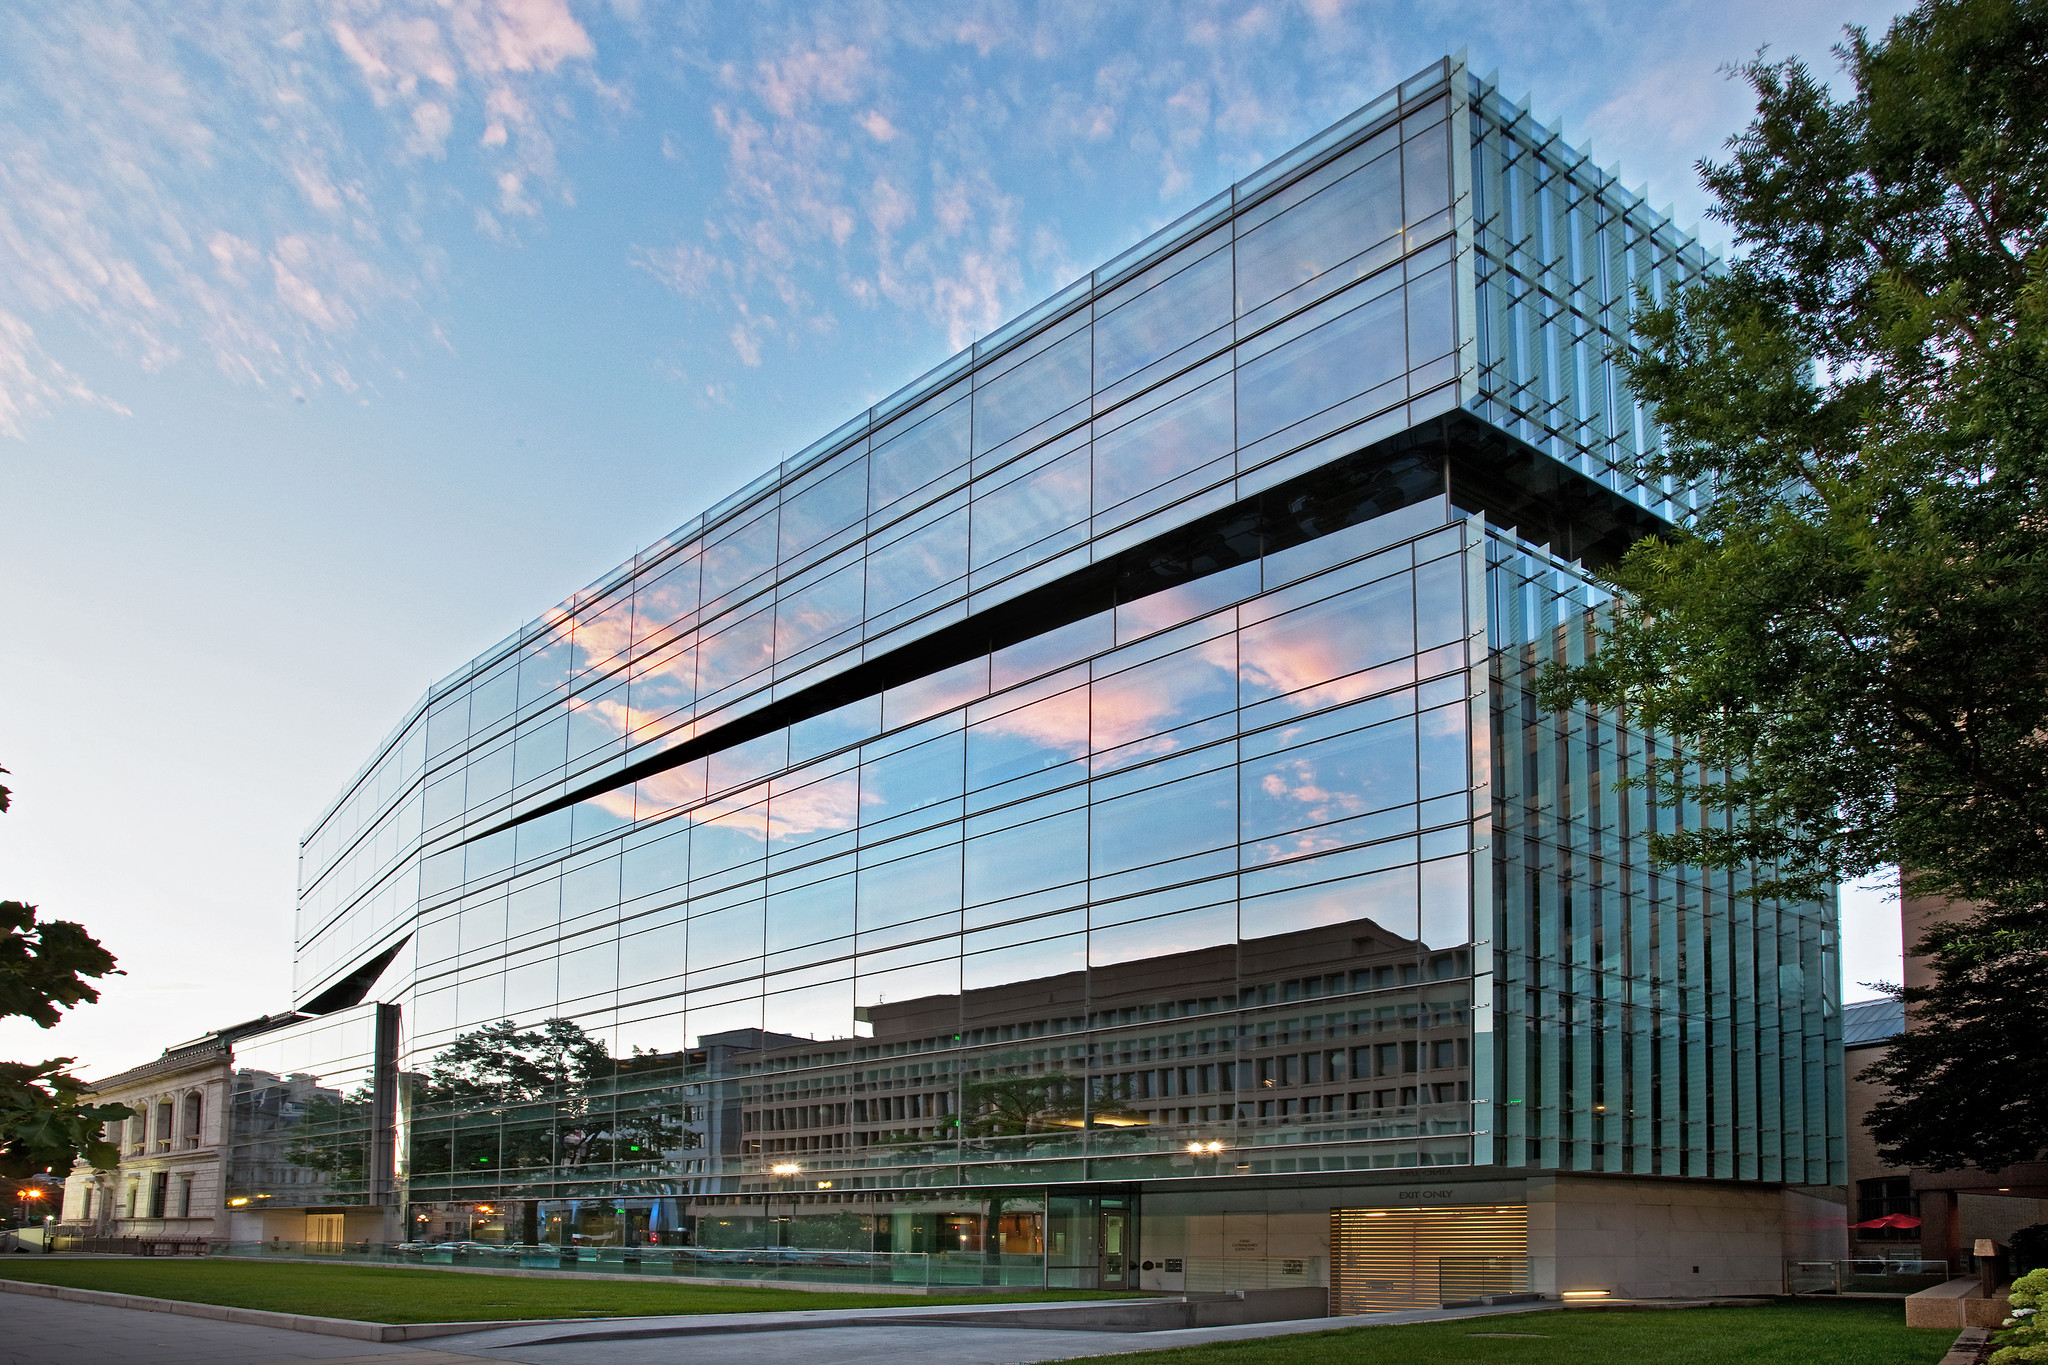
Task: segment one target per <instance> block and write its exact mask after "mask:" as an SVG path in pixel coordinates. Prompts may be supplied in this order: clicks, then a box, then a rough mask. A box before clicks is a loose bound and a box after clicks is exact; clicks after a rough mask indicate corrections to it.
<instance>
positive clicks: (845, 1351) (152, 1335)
mask: <svg viewBox="0 0 2048 1365" xmlns="http://www.w3.org/2000/svg"><path fill="white" fill-rule="evenodd" d="M1643 1306H1645V1307H1648V1306H1652V1305H1649V1304H1645V1305H1643ZM1655 1306H1668V1307H1679V1306H1681V1305H1678V1304H1675V1303H1672V1304H1662V1305H1655ZM960 1311H962V1306H961V1305H958V1304H934V1305H932V1306H931V1307H928V1308H927V1307H922V1306H920V1307H915V1308H867V1309H850V1310H849V1309H837V1310H831V1309H813V1310H804V1311H801V1312H789V1313H719V1314H689V1315H678V1316H674V1317H661V1318H622V1319H611V1320H608V1321H600V1322H571V1323H565V1322H551V1323H533V1324H530V1325H522V1326H519V1327H500V1328H493V1329H490V1330H487V1331H480V1332H468V1333H463V1334H461V1335H459V1336H447V1337H439V1338H436V1339H433V1340H430V1341H424V1342H419V1343H416V1344H410V1345H396V1344H392V1345H376V1344H373V1343H369V1342H362V1341H351V1340H348V1339H346V1338H341V1337H326V1336H316V1335H313V1334H310V1333H303V1332H293V1331H288V1330H285V1329H282V1328H274V1327H255V1326H250V1325H247V1324H244V1323H230V1322H215V1321H212V1320H209V1319H205V1318H189V1317H183V1316H178V1315H174V1314H170V1313H151V1312H144V1311H141V1310H137V1309H128V1308H102V1307H98V1306H95V1305H90V1304H79V1303H70V1302H65V1301H63V1300H58V1299H42V1298H32V1297H29V1296H27V1295H16V1294H7V1295H4V1296H0V1321H4V1330H0V1365H106V1362H109V1361H119V1360H134V1361H147V1362H149V1365H287V1362H293V1361H302V1360H317V1361H325V1362H329V1365H476V1362H479V1361H485V1360H493V1361H510V1362H517V1365H674V1362H676V1361H678V1360H688V1361H689V1362H690V1365H770V1363H771V1362H781V1361H792V1362H807V1363H808V1365H819V1363H821V1362H833V1363H834V1365H837V1363H838V1362H845V1365H868V1363H869V1362H872V1363H873V1365H1024V1363H1026V1362H1040V1361H1053V1360H1071V1359H1074V1358H1076V1357H1085V1356H1098V1355H1116V1354H1119V1353H1122V1352H1126V1351H1161V1350H1167V1349H1169V1348H1171V1347H1175V1346H1195V1345H1201V1344H1204V1343H1207V1342H1224V1341H1247V1340H1252V1339H1255V1338H1259V1337H1273V1336H1291V1335H1294V1334H1297V1333H1304V1332H1328V1331H1334V1330H1339V1329H1342V1328H1348V1327H1374V1326H1382V1325H1392V1324H1396V1323H1406V1322H1445V1321H1458V1320H1462V1319H1468V1318H1471V1319H1481V1321H1475V1322H1474V1323H1473V1325H1472V1330H1473V1331H1474V1333H1475V1334H1482V1333H1483V1334H1487V1335H1492V1334H1494V1333H1501V1334H1514V1335H1522V1334H1528V1335H1532V1336H1542V1335H1544V1334H1545V1333H1544V1331H1543V1323H1542V1319H1541V1317H1540V1316H1538V1317H1536V1318H1535V1320H1533V1321H1502V1318H1504V1317H1511V1316H1520V1315H1526V1314H1537V1315H1540V1314H1542V1313H1545V1312H1556V1311H1569V1310H1560V1307H1559V1305H1556V1304H1516V1305H1512V1306H1502V1307H1499V1308H1448V1309H1416V1310H1413V1311H1410V1312H1403V1313H1379V1314H1374V1315H1373V1316H1371V1317H1369V1318H1310V1319H1306V1320H1300V1321H1294V1322H1264V1323H1252V1324H1247V1325H1244V1326H1238V1327H1197V1328H1187V1329H1180V1330H1174V1331H1164V1332H1133V1331H1097V1330H1056V1329H1045V1328H1028V1327H981V1326H963V1325H960V1324H958V1323H943V1322H936V1321H935V1322H933V1323H931V1324H930V1325H929V1326H920V1325H917V1324H916V1322H915V1319H916V1318H918V1317H932V1318H942V1317H945V1316H947V1315H950V1314H957V1313H959V1312H960ZM864 1318H886V1319H888V1321H886V1322H876V1323H874V1324H873V1325H870V1326H858V1325H849V1324H850V1323H857V1322H859V1321H860V1320H861V1319H864Z"/></svg>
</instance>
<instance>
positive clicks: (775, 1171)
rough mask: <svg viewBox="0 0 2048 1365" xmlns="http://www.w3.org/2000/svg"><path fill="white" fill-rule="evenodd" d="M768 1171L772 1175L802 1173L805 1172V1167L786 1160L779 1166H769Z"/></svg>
mask: <svg viewBox="0 0 2048 1365" xmlns="http://www.w3.org/2000/svg"><path fill="white" fill-rule="evenodd" d="M768 1173H769V1174H770V1175H802V1174H803V1173H804V1168H803V1167H801V1166H798V1165H796V1164H794V1163H793V1162H787V1161H785V1162H783V1163H782V1164H781V1165H779V1166H770V1167H769V1168H768Z"/></svg>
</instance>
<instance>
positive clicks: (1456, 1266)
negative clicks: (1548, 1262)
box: [1436, 1256, 1536, 1308]
mask: <svg viewBox="0 0 2048 1365" xmlns="http://www.w3.org/2000/svg"><path fill="white" fill-rule="evenodd" d="M1436 1285H1437V1298H1438V1300H1439V1301H1440V1302H1442V1304H1443V1305H1444V1306H1445V1307H1446V1308H1448V1307H1450V1306H1452V1305H1454V1304H1464V1303H1476V1302H1479V1301H1482V1300H1485V1299H1490V1298H1497V1297H1500V1296H1502V1295H1514V1294H1533V1293H1535V1285H1536V1275H1535V1270H1534V1262H1532V1261H1531V1260H1530V1259H1529V1258H1528V1257H1527V1256H1439V1257H1438V1258H1437V1262H1436Z"/></svg>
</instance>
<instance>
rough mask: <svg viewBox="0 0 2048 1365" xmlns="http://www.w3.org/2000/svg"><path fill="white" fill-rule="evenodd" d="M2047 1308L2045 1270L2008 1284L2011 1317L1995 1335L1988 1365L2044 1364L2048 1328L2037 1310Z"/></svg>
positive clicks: (2047, 1352)
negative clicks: (2010, 1294)
mask: <svg viewBox="0 0 2048 1365" xmlns="http://www.w3.org/2000/svg"><path fill="white" fill-rule="evenodd" d="M2044 1307H2048V1270H2030V1271H2028V1272H2027V1273H2026V1274H2024V1275H2022V1276H2020V1277H2019V1278H2018V1279H2017V1280H2014V1281H2013V1282H2012V1316H2011V1317H2009V1318H2007V1319H2006V1320H2005V1330H2004V1331H2002V1332H2000V1333H1999V1334H1998V1350H1996V1351H1994V1352H1993V1353H1992V1356H1991V1365H2029V1363H2030V1362H2048V1326H2044V1325H2042V1324H2043V1315H2042V1314H2041V1313H2040V1309H2042V1308H2044Z"/></svg>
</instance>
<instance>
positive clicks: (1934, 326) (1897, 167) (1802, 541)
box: [1542, 0, 2048, 1164]
mask: <svg viewBox="0 0 2048 1365" xmlns="http://www.w3.org/2000/svg"><path fill="white" fill-rule="evenodd" d="M1836 53H1837V56H1838V57H1839V58H1840V59H1841V61H1842V64H1843V67H1844V70H1845V72H1846V74H1847V76H1848V77H1849V82H1850V84H1851V86H1852V87H1853V88H1852V89H1851V90H1850V91H1849V92H1848V93H1846V94H1844V95H1843V96H1842V97H1840V98H1837V97H1836V96H1835V95H1833V94H1832V93H1830V90H1829V88H1828V86H1827V85H1826V84H1825V83H1824V82H1823V81H1822V80H1821V79H1820V78H1819V77H1817V76H1816V75H1815V74H1814V73H1813V72H1812V71H1810V70H1809V69H1808V68H1807V67H1806V66H1805V65H1804V64H1802V63H1800V62H1798V61H1796V60H1795V61H1784V62H1776V63H1773V62H1767V61H1764V60H1762V59H1759V60H1757V61H1755V62H1752V63H1750V64H1748V65H1747V66H1745V67H1743V68H1742V69H1741V75H1742V76H1743V77H1744V78H1746V79H1747V81H1748V82H1749V84H1750V85H1751V87H1752V88H1753V89H1754V91H1755V93H1756V97H1757V106H1758V109H1757V116H1756V118H1755V120H1754V121H1753V122H1752V123H1751V124H1750V125H1749V127H1748V128H1747V129H1746V130H1745V131H1743V132H1742V133H1741V134H1739V135H1738V136H1737V137H1735V138H1734V139H1732V140H1731V142H1730V143H1729V150H1730V156H1729V158H1728V160H1726V161H1724V162H1717V163H1703V164H1702V166H1701V168H1700V169H1701V174H1702V177H1703V179H1704V180H1705V183H1706V185H1707V187H1708V189H1709V190H1710V191H1711V192H1712V193H1713V194H1714V196H1715V199H1716V207H1715V208H1714V209H1713V210H1712V213H1713V216H1714V217H1716V218H1719V219H1720V220H1721V221H1722V222H1724V223H1726V224H1727V225H1728V226H1729V228H1730V229H1731V230H1732V233H1733V236H1734V238H1735V241H1736V244H1737V254H1736V259H1735V262H1734V264H1733V265H1731V266H1730V267H1729V268H1728V269H1727V270H1726V271H1725V272H1723V273H1721V274H1719V275H1718V276H1715V277H1713V278H1710V279H1709V280H1708V281H1706V282H1705V283H1703V284H1701V285H1699V286H1697V287H1694V288H1691V289H1688V290H1685V291H1683V292H1680V293H1678V294H1676V295H1674V296H1670V297H1667V298H1665V299H1663V300H1662V301H1652V300H1649V299H1644V300H1642V306H1640V307H1639V309H1638V311H1637V315H1636V318H1635V326H1636V331H1637V335H1638V337H1639V338H1640V346H1639V349H1637V350H1635V351H1633V352H1631V353H1630V354H1628V355H1625V356H1623V357H1622V358H1621V359H1622V363H1623V364H1624V366H1625V368H1626V370H1627V373H1628V376H1629V379H1630V382H1631V384H1632V386H1633V387H1634V389H1635V391H1636V393H1637V394H1638V395H1639V396H1640V397H1642V398H1643V399H1644V400H1646V401H1647V402H1649V403H1651V404H1654V405H1655V409H1656V412H1657V416H1658V419H1659V421H1660V422H1661V424H1662V425H1663V428H1664V431H1665V433H1666V443H1665V445H1664V447H1663V449H1661V450H1660V451H1658V452H1657V453H1656V454H1655V455H1654V456H1653V457H1652V458H1651V459H1650V460H1649V461H1648V464H1649V465H1650V472H1652V473H1655V474H1662V475H1670V476H1673V477H1675V478H1676V479H1678V480H1680V481H1682V482H1685V483H1689V484H1697V485H1700V486H1701V487H1702V488H1703V489H1704V490H1705V491H1706V497H1705V498H1704V501H1703V504H1702V507H1701V510H1700V511H1699V513H1698V515H1697V516H1696V517H1695V518H1694V519H1693V520H1692V521H1691V522H1690V523H1689V524H1688V525H1685V526H1683V527H1681V528H1679V529H1678V531H1677V533H1676V534H1674V535H1672V536H1670V537H1668V538H1665V539H1661V540H1651V541H1644V542H1642V543H1641V544H1638V545H1637V546H1635V547H1634V548H1633V549H1632V550H1631V551H1630V552H1629V554H1628V555H1627V556H1626V557H1625V558H1624V559H1623V560H1622V561H1621V562H1620V563H1619V564H1618V565H1617V566H1615V567H1614V568H1612V569H1611V570H1610V571H1609V572H1608V575H1607V576H1608V577H1609V578H1610V579H1611V581H1612V582H1613V584H1614V585H1615V586H1616V587H1618V588H1619V589H1621V590H1622V595H1621V596H1620V597H1619V599H1618V602H1617V605H1616V607H1615V608H1614V609H1613V610H1612V611H1611V612H1610V613H1609V615H1608V617H1607V619H1606V622H1605V624H1604V626H1603V629H1602V632H1601V635H1600V639H1599V643H1598V649H1597V652H1596V653H1595V654H1594V655H1593V656H1592V657H1591V658H1589V659H1588V660H1587V661H1586V662H1585V663H1584V664H1583V665H1581V666H1575V667H1568V668H1556V669H1553V670H1552V671H1551V672H1550V673H1549V674H1548V675H1547V677H1546V678H1545V680H1544V686H1543V689H1542V691H1543V695H1544V698H1545V700H1546V702H1547V703H1548V704H1550V705H1553V706H1558V707H1562V706H1564V705H1567V704H1570V703H1572V702H1585V703H1590V704H1593V705H1597V706H1603V707H1613V708H1617V709H1619V710H1621V711H1623V712H1624V713H1625V714H1627V715H1628V716H1629V717H1630V719H1631V720H1632V721H1633V722H1635V723H1637V724H1640V725H1642V726H1645V727H1650V728H1655V729H1657V730H1660V731H1662V732H1664V733H1666V734H1669V735H1673V736H1676V737H1678V738H1680V739H1682V740H1684V741H1685V742H1686V746H1687V748H1688V749H1689V751H1690V757H1688V758H1687V759H1685V760H1683V761H1680V760H1677V759H1669V760H1666V761H1665V762H1663V763H1661V764H1658V765H1653V766H1652V767H1651V768H1650V769H1649V770H1648V771H1646V772H1645V773H1644V774H1642V775H1641V777H1640V778H1638V779H1637V780H1638V781H1641V782H1643V783H1645V784H1648V785H1651V786H1652V787H1653V788H1654V790H1655V792H1656V795H1657V798H1658V800H1659V801H1660V802H1661V803H1662V804H1664V805H1667V806H1671V807H1674V808H1681V809H1682V808H1684V804H1685V803H1688V802H1692V803H1697V806H1696V807H1695V809H1698V810H1700V811H1702V812H1704V815H1703V817H1702V818H1700V819H1698V820H1697V821H1696V822H1694V823H1693V824H1692V825H1691V827H1689V828H1682V829H1678V830H1675V831H1671V832H1668V833H1665V834H1663V835H1661V836H1659V837H1658V838H1657V839H1656V840H1654V842H1653V852H1654V854H1655V855H1656V856H1657V857H1658V858H1660V859H1662V860H1664V861H1668V862H1682V863H1692V864H1697V865H1702V866H1708V867H1719V868H1731V869H1737V868H1739V869H1754V870H1755V871H1756V872H1757V873H1758V883H1757V887H1756V894H1758V895H1763V896H1770V895H1789V896H1813V895H1819V894H1824V893H1825V892H1826V891H1827V890H1828V889H1829V888H1830V887H1831V886H1832V885H1833V884H1834V883H1835V882H1836V881H1838V880H1841V879H1844V878H1850V877H1856V876H1860V875H1863V874H1865V873H1868V872H1870V871H1872V870H1874V869H1876V868H1878V867H1881V866H1885V865H1888V864H1897V865H1900V866H1903V867H1905V868H1906V869H1908V871H1909V874H1910V879H1911V889H1913V890H1915V891H1917V892H1920V893H1924V894H1936V895H1943V896H1948V897H1953V898H1956V899H1958V900H1962V901H1967V902H1973V903H1975V904H1976V905H1977V906H1978V907H1980V908H1981V914H1979V915H1978V916H1977V918H1975V919H1973V920H1971V921H1969V922H1968V923H1963V924H1956V925H1950V926H1945V927H1943V928H1940V929H1937V930H1936V931H1935V932H1934V933H1933V934H1932V935H1931V936H1930V937H1929V939H1928V940H1927V942H1926V944H1925V945H1924V947H1925V949H1926V950H1927V951H1929V952H1930V953H1932V954H1934V955H1935V957H1936V960H1937V967H1938V970H1939V971H1940V972H1941V974H1942V975H1941V984H1940V985H1939V986H1937V987H1935V988H1934V990H1933V993H1932V994H1930V995H1927V996H1924V997H1919V996H1915V997H1912V998H1913V1003H1914V1004H1915V1006H1916V1009H1918V1010H1919V1013H1917V1014H1916V1020H1921V1021H1925V1020H1935V1019H1939V1020H1944V1021H1946V1022H1942V1023H1938V1024H1937V1025H1936V1026H1935V1027H1934V1028H1933V1029H1932V1030H1931V1031H1929V1032H1928V1033H1927V1034H1926V1036H1925V1037H1924V1038H1922V1039H1920V1040H1918V1041H1916V1042H1915V1043H1914V1044H1913V1045H1911V1046H1909V1047H1907V1048H1905V1049H1904V1050H1903V1051H1901V1052H1898V1053H1895V1056H1896V1057H1897V1058H1898V1060H1897V1061H1896V1062H1894V1063H1891V1064H1889V1067H1890V1069H1889V1072H1888V1074H1887V1079H1889V1080H1890V1081H1891V1082H1892V1084H1893V1085H1894V1086H1896V1087H1897V1088H1898V1095H1897V1098H1896V1100H1895V1102H1894V1103H1895V1108H1893V1109H1892V1110H1889V1111H1887V1113H1888V1117H1887V1118H1886V1119H1885V1120H1884V1121H1883V1122H1884V1123H1885V1125H1886V1126H1885V1127H1884V1129H1883V1131H1884V1132H1886V1133H1888V1134H1890V1136H1889V1137H1888V1138H1887V1140H1888V1141H1892V1142H1894V1143H1896V1144H1897V1145H1896V1146H1895V1147H1894V1149H1893V1150H1894V1152H1895V1153H1897V1154H1898V1155H1899V1156H1902V1157H1906V1158H1910V1159H1911V1160H1913V1161H1915V1162H1921V1163H1926V1164H1941V1163H1942V1162H1946V1161H1959V1160H1974V1159H1977V1156H1978V1155H1983V1154H1988V1153H1992V1152H2001V1153H2007V1154H2009V1153H2011V1152H2015V1151H2022V1150H2027V1148H2028V1146H2029V1144H2031V1145H2032V1149H2033V1150H2036V1151H2038V1150H2039V1149H2040V1148H2041V1147H2042V1146H2044V1145H2048V1088H2044V1087H2040V1086H2035V1087H2034V1088H2033V1090H2032V1093H2031V1095H2029V1096H2028V1097H2027V1098H2026V1100H2025V1101H2024V1102H2023V1105H2022V1107H2023V1108H2024V1109H2025V1111H2026V1112H2025V1114H2020V1113H2016V1112H2006V1113H2004V1114H2002V1115H2001V1116H2000V1117H1999V1118H1997V1119H1996V1120H1989V1121H1987V1125H1986V1127H1985V1129H1984V1131H1983V1132H1982V1133H1980V1134H1976V1135H1973V1136H1971V1137H1969V1138H1968V1139H1967V1140H1965V1139H1964V1137H1963V1135H1962V1133H1961V1128H1962V1125H1960V1124H1958V1123H1957V1122H1956V1119H1957V1117H1958V1116H1957V1114H1956V1113H1955V1112H1954V1111H1951V1112H1950V1113H1949V1114H1948V1115H1947V1118H1948V1120H1949V1121H1948V1123H1947V1124H1946V1132H1947V1133H1948V1134H1950V1135H1953V1136H1954V1138H1955V1140H1954V1141H1949V1140H1947V1139H1945V1138H1944V1137H1943V1132H1944V1126H1943V1125H1942V1124H1940V1123H1939V1122H1937V1121H1936V1117H1937V1116H1936V1107H1938V1106H1939V1105H1940V1104H1942V1103H1945V1102H1947V1101H1946V1100H1945V1099H1944V1098H1943V1097H1952V1092H1953V1090H1954V1084H1959V1083H1960V1075H1961V1073H1958V1072H1955V1071H1954V1070H1953V1068H1955V1067H1957V1066H1961V1065H1963V1064H1964V1062H1965V1059H1966V1058H1980V1059H1981V1058H1986V1057H1989V1056H1991V1055H1994V1054H1996V1055H2016V1053H2017V1052H2018V1051H2019V1050H2020V1046H2019V1039H2020V1038H2022V1037H2024V1038H2026V1039H2030V1040H2031V1042H2030V1043H2029V1044H2028V1045H2030V1046H2032V1047H2034V1048H2035V1049H2036V1051H2037V1052H2038V1051H2039V1050H2040V1047H2041V1044H2042V1043H2043V1042H2048V1037H2044V1031H2043V1026H2042V1025H2041V1023H2040V1022H2039V1018H2038V1011H2036V1015H2035V1017H2034V1018H2033V1019H2031V1020H2029V1019H2025V1018H2022V1017H2019V1016H2017V1015H2015V1014H2013V1013H2011V1012H2008V1011H2006V1010H2004V1008H2003V1003H2002V1002H2003V996H2002V994H2001V992H2003V991H2004V990H2006V989H2007V988H2008V987H2009V986H2010V985H2012V984H2013V983H2015V982H2017V981H2019V980H2022V979H2032V978H2033V974H2035V973H2037V972H2038V970H2039V968H2038V963H2039V960H2040V955H2041V954H2042V952H2043V951H2044V949H2048V496H2044V476H2048V442H2044V436H2048V3H2044V0H1925V2H1924V3H1922V4H1920V5H1919V6H1918V7H1917V8H1915V9H1914V10H1913V11H1911V12H1910V13H1908V14H1906V15H1903V16H1901V17H1900V18H1899V19H1897V20H1896V21H1894V23H1893V24H1892V26H1891V28H1890V29H1889V30H1888V31H1887V32H1886V33H1885V34H1884V36H1883V37H1882V39H1877V40H1873V39H1872V38H1871V37H1870V36H1869V35H1868V34H1867V33H1866V32H1864V31H1862V30H1859V29H1851V30H1849V31H1848V33H1847V37H1846V40H1845V41H1844V43H1843V44H1842V45H1841V46H1840V47H1838V48H1837V49H1836ZM1930 1011H1931V1012H1932V1013H1930ZM2012 1029H2020V1030H2022V1031H2023V1032H2022V1033H2021V1034H2017V1035H2015V1034H2012V1033H2011V1032H2009V1030H2012ZM1944 1049H1948V1051H1944ZM1975 1084H1976V1085H1977V1086H1978V1087H1982V1086H1985V1085H2000V1086H2001V1088H2002V1085H2003V1083H2002V1082H2000V1081H1998V1080H1996V1079H1995V1078H1994V1077H1992V1076H1988V1075H1983V1074H1979V1075H1978V1076H1977V1077H1976V1078H1975ZM1977 1093H1980V1094H1981V1093H1982V1092H1981V1089H1980V1090H1979V1091H1978V1092H1977ZM1915 1107H1918V1112H1921V1113H1922V1114H1924V1116H1925V1117H1924V1120H1916V1121H1912V1122H1908V1121H1907V1119H1906V1118H1905V1114H1906V1111H1907V1110H1909V1109H1914V1108H1915Z"/></svg>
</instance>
